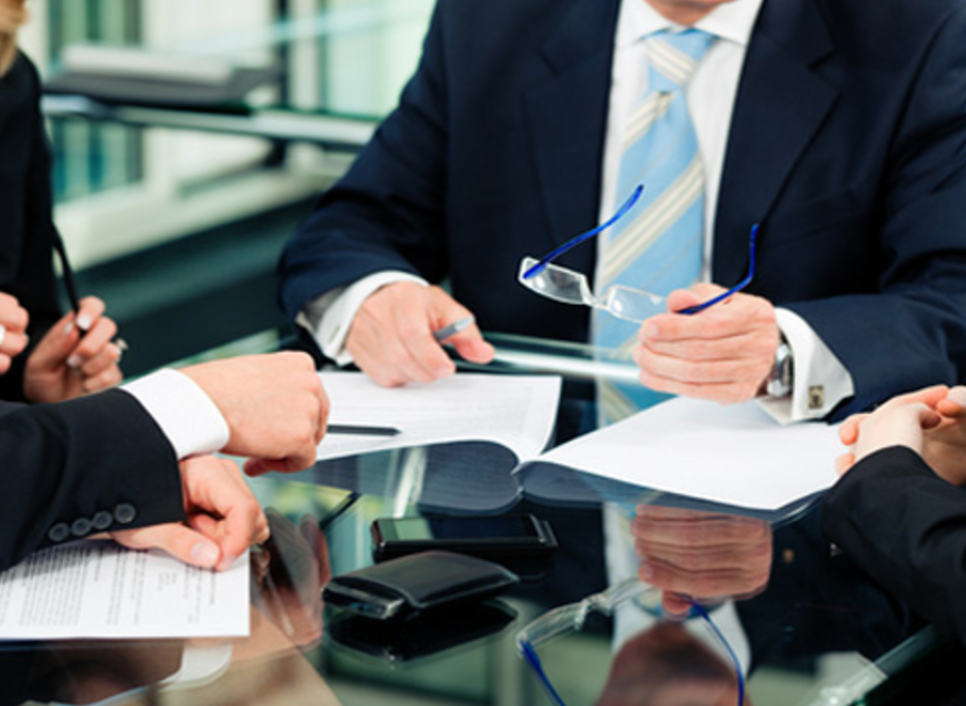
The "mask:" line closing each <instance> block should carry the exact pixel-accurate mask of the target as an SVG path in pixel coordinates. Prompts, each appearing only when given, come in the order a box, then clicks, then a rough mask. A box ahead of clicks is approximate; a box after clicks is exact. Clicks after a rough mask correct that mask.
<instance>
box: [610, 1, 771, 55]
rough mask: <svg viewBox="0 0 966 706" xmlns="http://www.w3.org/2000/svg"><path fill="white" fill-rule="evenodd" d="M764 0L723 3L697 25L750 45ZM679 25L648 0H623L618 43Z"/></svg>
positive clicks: (727, 39) (726, 38) (621, 44)
mask: <svg viewBox="0 0 966 706" xmlns="http://www.w3.org/2000/svg"><path fill="white" fill-rule="evenodd" d="M762 2H764V0H733V2H728V3H724V4H723V5H719V6H718V7H716V8H715V9H714V10H712V11H711V12H710V13H708V14H707V15H706V16H705V17H703V18H701V20H699V21H698V22H697V23H696V24H695V25H694V26H695V28H697V29H701V30H704V31H705V32H708V33H710V34H713V35H715V36H716V37H719V38H721V39H723V40H725V41H729V42H733V43H735V44H738V45H739V46H742V47H746V46H748V42H749V41H750V40H751V32H752V30H753V29H754V27H755V20H756V19H757V17H758V11H759V10H760V9H761V5H762ZM675 28H678V25H675V24H674V23H673V22H671V21H670V20H668V19H667V18H666V17H664V15H662V14H661V13H659V12H658V11H657V10H655V9H654V8H653V7H651V5H650V4H649V3H647V2H646V1H645V0H623V2H622V3H621V10H620V17H619V19H618V21H617V36H616V38H615V39H616V44H617V46H618V47H622V46H628V45H631V44H633V43H634V42H636V41H638V40H639V39H641V38H642V37H644V36H646V35H648V34H652V33H653V32H658V31H660V30H662V29H675Z"/></svg>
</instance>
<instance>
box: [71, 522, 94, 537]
mask: <svg viewBox="0 0 966 706" xmlns="http://www.w3.org/2000/svg"><path fill="white" fill-rule="evenodd" d="M70 533H71V534H72V535H74V536H75V537H86V536H87V535H89V534H90V533H91V521H90V520H88V519H87V518H86V517H78V518H77V519H76V520H74V521H73V522H72V523H71V525H70Z"/></svg>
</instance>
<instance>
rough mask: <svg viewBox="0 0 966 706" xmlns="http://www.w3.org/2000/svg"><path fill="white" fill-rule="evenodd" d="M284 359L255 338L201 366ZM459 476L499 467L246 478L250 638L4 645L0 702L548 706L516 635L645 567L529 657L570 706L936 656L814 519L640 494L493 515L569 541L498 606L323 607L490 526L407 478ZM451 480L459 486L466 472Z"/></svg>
mask: <svg viewBox="0 0 966 706" xmlns="http://www.w3.org/2000/svg"><path fill="white" fill-rule="evenodd" d="M270 339H271V340H270ZM491 340H494V337H491ZM274 342H275V339H272V338H271V337H266V336H261V337H258V338H255V339H251V340H250V341H247V342H241V343H240V344H238V346H237V347H234V348H230V349H226V350H222V351H220V352H217V353H214V354H211V355H209V356H207V357H217V356H218V355H224V354H230V353H234V352H250V349H251V347H252V346H255V347H256V348H260V349H262V350H264V349H265V348H267V347H271V345H272V344H273V343H274ZM494 342H495V343H496V345H497V349H498V351H500V352H501V353H498V358H501V359H502V360H503V363H501V365H502V366H503V367H504V368H505V369H507V371H508V372H509V371H511V370H512V371H513V372H521V371H525V372H533V371H534V370H543V371H546V370H547V369H551V368H553V369H556V370H560V369H562V368H568V367H572V366H573V365H574V362H575V360H576V361H580V360H583V361H584V362H586V359H587V355H588V351H587V350H584V349H582V348H580V347H573V346H571V345H570V344H565V345H563V346H561V345H560V344H555V343H543V342H540V341H536V340H533V339H520V338H510V337H495V341H494ZM524 353H525V354H526V355H525V356H524V357H523V358H520V357H519V356H518V355H517V354H524ZM527 356H536V357H537V358H539V360H536V361H535V360H534V359H532V358H531V357H527ZM521 361H525V362H521ZM582 375H583V371H579V372H578V373H575V374H572V375H569V376H568V379H570V380H571V381H579V378H580V377H581V376H582ZM579 396H580V395H579V394H578V397H579ZM573 401H574V400H571V402H573ZM583 403H586V400H583V402H582V404H583ZM565 407H566V405H564V406H562V408H561V418H562V417H563V416H565V412H566V409H565ZM453 459H462V461H464V462H465V461H467V460H469V461H471V463H469V464H468V465H469V466H470V467H472V469H473V472H474V473H475V474H476V475H477V476H480V477H482V478H484V479H487V478H495V475H494V469H495V468H496V466H494V465H493V464H499V463H502V462H504V461H505V459H500V458H498V457H494V456H492V455H489V454H487V453H480V449H479V448H475V447H474V446H473V444H468V445H464V446H460V445H455V446H453V445H449V446H448V447H446V448H434V447H421V448H414V449H402V450H397V451H394V452H390V453H376V454H367V455H364V456H360V457H355V458H350V459H343V460H341V461H338V462H324V463H320V464H317V466H316V467H314V468H312V469H308V470H306V471H303V472H301V473H299V474H294V475H287V476H285V475H278V474H274V475H269V476H265V477H261V478H255V479H250V483H251V486H252V488H253V490H254V492H255V493H256V495H257V497H258V498H259V500H260V502H261V503H262V505H263V507H265V508H266V512H267V514H268V516H269V518H270V523H271V527H272V538H271V539H270V540H269V541H268V542H267V543H266V544H264V545H262V546H259V547H256V548H254V549H253V552H252V561H251V601H250V602H251V605H250V615H251V633H250V636H249V637H247V638H242V639H233V640H220V639H204V640H163V641H126V642H115V641H70V642H57V641H54V642H49V643H36V644H26V645H24V644H18V645H11V644H7V645H5V646H4V649H2V650H0V676H2V678H0V692H2V698H0V703H16V704H19V703H33V702H56V703H71V704H72V703H112V704H114V703H120V704H141V703H151V704H221V703H224V704H229V703H230V704H238V703H249V702H250V703H259V704H274V703H278V704H297V703H313V704H343V705H344V706H367V705H375V704H386V703H394V704H395V703H400V704H408V703H413V704H416V703H419V704H494V705H498V704H507V705H510V704H536V705H540V704H554V703H558V702H556V701H554V700H553V699H552V697H551V696H550V695H549V693H548V691H547V690H546V689H545V687H544V686H543V684H542V683H541V681H540V680H539V679H538V677H537V675H536V674H535V673H534V672H533V671H532V669H531V668H530V667H529V666H528V664H527V663H526V661H524V660H523V659H522V657H521V654H520V650H519V649H518V646H517V642H516V636H517V634H518V632H519V631H520V630H521V629H522V628H523V627H524V626H526V625H528V624H529V623H530V622H531V621H533V620H534V619H536V618H538V617H539V616H541V615H543V614H545V613H546V612H548V611H549V610H551V609H553V608H555V607H558V606H562V605H566V604H572V603H575V602H578V601H581V600H582V599H584V598H586V597H587V596H590V595H591V594H595V593H599V592H601V591H603V590H605V589H607V588H608V587H609V586H613V585H614V584H615V583H616V582H617V581H620V580H622V579H626V578H630V577H633V576H634V575H635V574H636V572H637V565H638V564H637V563H638V561H639V556H640V555H642V554H643V555H645V556H647V557H648V560H649V564H650V565H651V566H652V567H653V568H652V570H651V574H650V583H651V585H652V586H653V587H654V590H653V591H651V592H650V593H649V594H648V595H649V596H650V598H649V599H648V600H647V601H641V602H636V603H627V604H626V605H622V607H621V608H620V609H619V610H615V611H614V612H613V614H611V615H606V614H594V615H590V616H588V619H587V620H586V621H585V622H584V623H583V625H582V626H581V627H580V629H574V630H569V631H565V632H564V633H563V634H561V635H558V636H557V637H555V638H553V639H552V640H550V641H548V642H545V643H541V644H540V646H539V647H538V648H537V649H538V653H539V657H540V660H541V662H542V664H543V667H544V669H545V671H546V675H547V677H548V679H549V680H550V682H551V683H552V684H553V686H554V688H555V689H556V690H557V692H558V694H559V695H560V697H561V699H562V700H563V702H564V703H566V704H568V705H572V704H625V703H667V704H671V703H689V704H709V705H710V704H726V703H736V699H737V696H736V694H737V686H738V683H739V679H738V676H737V675H738V672H737V671H736V667H735V666H734V664H733V662H732V658H731V657H730V652H729V649H730V650H731V651H733V653H734V656H735V659H737V660H738V662H739V664H740V674H741V681H742V683H743V684H745V685H746V686H747V694H748V702H749V703H754V704H757V705H758V706H762V705H765V706H767V705H769V704H774V705H775V706H779V705H780V706H787V705H788V704H802V705H811V704H815V705H816V706H817V705H819V704H822V705H825V706H833V705H835V704H848V703H852V702H854V701H855V700H857V699H860V698H866V697H865V695H866V694H868V693H870V692H872V691H873V690H874V689H876V688H877V687H879V688H882V685H883V684H889V683H890V681H889V679H888V677H889V676H890V675H894V674H903V673H904V671H905V670H906V669H907V668H908V667H909V665H914V664H918V663H921V662H923V661H924V660H925V659H926V658H927V657H928V656H930V655H932V654H933V653H934V652H935V651H936V650H937V649H940V647H941V645H942V644H943V643H942V640H940V639H939V638H937V637H936V635H935V634H934V633H933V632H932V631H931V630H928V629H927V630H923V627H924V626H923V625H922V624H921V623H920V622H919V621H918V620H917V618H916V617H915V616H914V615H912V614H911V613H910V612H909V611H908V610H907V609H906V608H905V607H904V606H902V605H901V604H899V603H898V602H897V601H896V600H895V599H893V598H892V597H891V596H890V595H889V593H888V592H887V591H886V590H884V589H883V588H881V587H879V586H877V585H876V584H875V583H873V582H872V581H871V580H870V579H868V578H867V577H865V576H864V575H863V574H862V573H861V572H860V571H859V569H858V568H857V567H856V566H855V565H854V564H853V563H852V562H851V561H850V559H849V557H848V556H845V555H843V554H842V553H841V552H838V551H837V550H836V549H835V548H834V547H833V546H831V545H830V544H829V543H828V541H827V540H825V539H824V538H823V537H822V535H821V534H820V532H819V529H818V517H819V512H820V505H819V504H818V503H814V502H813V503H808V504H806V505H804V506H802V507H799V508H796V511H795V512H794V513H784V514H783V515H781V516H773V517H761V516H758V517H756V516H749V515H748V514H747V513H742V514H737V513H734V512H729V511H728V510H727V509H724V508H709V507H702V506H700V505H697V506H688V505H687V504H682V503H681V502H678V501H676V499H674V498H671V499H670V500H669V499H668V498H667V497H666V496H662V495H661V494H658V493H653V492H647V491H643V490H641V489H639V488H638V489H636V492H635V493H631V492H629V491H628V489H626V488H624V489H622V490H623V492H620V493H614V494H611V493H609V492H608V491H607V489H601V488H600V487H598V486H589V487H588V488H586V489H585V491H586V492H583V493H578V494H569V493H568V494H563V495H561V496H558V497H552V498H546V497H543V498H541V497H531V496H528V495H526V494H522V495H514V496H513V497H512V499H511V500H510V501H509V502H507V503H505V504H504V505H502V506H500V507H498V508H497V507H494V506H491V507H490V508H489V510H488V511H487V513H488V514H491V515H494V514H495V515H506V514H510V515H513V514H520V513H531V514H533V515H535V516H536V517H538V518H540V519H541V520H543V521H545V522H547V523H548V524H549V525H550V526H551V527H552V529H553V532H554V534H555V536H556V538H557V542H558V547H557V549H556V550H555V552H554V554H553V557H552V560H551V563H550V564H549V565H547V566H546V567H540V569H539V570H536V571H534V572H533V573H529V574H524V576H523V580H522V581H521V582H520V583H519V584H518V585H516V586H515V587H513V588H511V589H509V590H507V591H505V592H504V593H502V594H500V595H499V596H497V597H494V598H489V599H487V600H486V601H478V602H472V603H465V604H462V605H460V606H459V608H458V609H454V610H452V611H448V612H446V611H444V612H432V611H430V612H427V613H424V614H416V615H410V616H407V617H405V618H404V619H401V620H398V621H390V622H386V623H382V622H379V621H374V620H369V619H364V618H358V617H355V616H352V615H351V614H348V613H346V612H344V611H342V610H340V609H338V608H334V607H332V606H327V605H325V603H324V601H323V598H322V592H321V591H322V588H323V586H325V584H326V583H327V581H328V580H329V579H330V577H332V576H335V575H340V574H344V573H347V572H350V571H354V570H357V569H360V568H362V567H366V566H369V565H372V564H373V562H374V560H373V552H372V550H373V544H372V538H371V530H370V527H371V525H372V522H373V521H374V520H376V519H377V518H395V517H404V516H412V515H427V514H428V515H433V516H439V515H454V514H457V515H461V516H466V515H467V513H468V512H469V514H471V515H476V514H484V513H483V510H482V509H481V507H470V508H469V510H468V508H467V506H466V505H465V504H464V505H463V506H459V504H458V503H456V502H454V498H456V497H457V494H454V493H452V492H450V493H449V494H447V493H439V492H434V489H433V488H432V486H433V485H434V483H433V482H429V483H424V484H423V486H422V487H421V488H417V489H415V490H414V488H413V486H412V484H411V483H407V482H406V481H405V477H406V475H407V469H410V470H411V469H412V466H413V464H423V466H424V467H425V468H426V469H431V468H433V467H434V462H436V461H441V463H442V466H441V467H443V468H446V467H448V466H452V465H453V464H452V463H450V462H451V461H452V460H453ZM455 465H456V466H460V467H461V470H460V472H461V473H462V472H465V467H466V466H467V463H463V464H455ZM504 470H505V469H502V468H500V469H499V473H500V474H503V473H504ZM460 482H461V481H460V478H459V477H457V478H455V479H452V478H451V479H449V484H450V485H453V486H454V487H455V486H458V485H459V483H460ZM494 482H496V481H494ZM479 485H480V483H479V482H477V484H476V486H477V487H478V486H479ZM605 501H607V502H606V503H605ZM635 542H636V543H635ZM683 596H690V597H695V600H696V602H697V603H698V604H699V605H701V606H702V607H703V608H704V609H705V610H706V611H707V613H708V616H709V618H710V620H711V622H712V623H713V624H714V626H715V628H716V629H717V630H718V631H720V633H721V636H722V638H718V637H716V635H715V634H714V632H713V630H712V629H711V628H710V627H709V625H710V623H707V622H706V621H704V620H702V619H701V618H700V617H699V616H697V614H695V613H694V612H693V611H692V612H691V617H686V614H687V611H688V604H687V602H685V603H684V604H683V610H682V603H681V601H682V600H683V599H682V597H683ZM662 606H663V610H662ZM672 613H673V615H672ZM722 639H723V641H722ZM723 645H726V646H727V647H723ZM867 702H868V703H873V702H874V701H867ZM881 703H885V702H881Z"/></svg>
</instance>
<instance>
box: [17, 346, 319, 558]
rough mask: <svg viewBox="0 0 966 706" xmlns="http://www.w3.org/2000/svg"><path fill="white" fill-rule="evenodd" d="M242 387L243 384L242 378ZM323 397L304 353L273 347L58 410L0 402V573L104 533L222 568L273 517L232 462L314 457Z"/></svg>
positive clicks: (290, 462)
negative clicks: (218, 453)
mask: <svg viewBox="0 0 966 706" xmlns="http://www.w3.org/2000/svg"><path fill="white" fill-rule="evenodd" d="M239 381H243V382H242V383H241V384H240V383H239ZM327 414H328V401H327V399H326V397H325V393H324V391H323V390H322V385H321V382H320V380H319V377H318V375H317V374H316V373H315V369H314V365H313V362H312V360H311V358H310V357H309V356H308V355H305V354H303V353H293V352H288V353H276V354H273V355H265V356H248V357H241V358H235V359H230V360H223V361H216V362H213V363H204V364H201V365H196V366H192V367H189V368H185V369H184V370H183V371H181V372H178V371H174V370H164V371H160V372H158V373H155V374H152V375H150V376H148V377H145V378H142V379H139V380H137V381H135V382H134V383H129V384H126V385H125V386H124V387H123V388H121V389H114V390H107V391H103V392H99V393H96V394H93V395H90V396H85V397H81V398H77V399H74V400H68V401H65V402H61V403H57V404H41V405H27V404H17V403H9V402H0V474H2V478H3V486H4V492H3V493H2V494H0V518H2V519H0V530H2V531H0V570H2V569H5V568H7V567H8V566H11V565H12V564H15V563H16V562H18V561H20V560H21V559H22V558H23V557H25V556H27V555H28V554H30V553H31V552H33V551H36V550H38V549H42V548H44V547H48V546H54V545H57V544H61V543H63V542H66V541H68V540H72V539H79V538H83V537H88V536H91V535H93V534H97V533H101V532H109V533H111V535H112V536H113V537H114V538H115V539H116V540H117V541H119V542H121V543H122V544H125V545H127V546H130V547H135V548H147V547H159V548H162V549H164V550H166V551H167V552H169V553H170V554H172V555H173V556H175V557H176V558H178V559H181V560H182V561H185V562H188V563H191V564H195V565H199V566H204V567H215V568H219V569H222V568H226V567H227V566H228V565H230V564H231V562H232V561H233V560H234V559H236V558H237V557H238V556H239V555H240V554H241V553H242V551H244V550H245V549H246V548H247V547H248V545H249V544H250V543H252V542H260V541H263V540H264V539H265V538H266V537H267V523H266V521H265V517H264V515H263V514H262V513H261V510H260V509H259V507H258V503H257V502H256V501H255V499H254V497H253V496H252V494H251V492H250V491H249V490H248V488H247V486H246V485H245V483H244V481H243V480H242V477H241V474H240V473H239V472H238V468H237V466H236V465H235V464H234V463H233V462H229V461H226V460H223V459H216V458H214V457H211V456H210V455H209V454H212V453H214V452H216V451H224V452H225V453H228V454H232V455H237V456H247V457H249V460H248V461H246V465H245V470H246V472H248V473H250V474H258V473H262V472H265V471H268V470H281V471H291V470H297V469H302V468H305V467H308V466H310V465H312V463H314V461H315V448H316V446H317V445H318V443H319V441H320V440H321V437H322V434H323V431H324V429H325V421H326V416H327Z"/></svg>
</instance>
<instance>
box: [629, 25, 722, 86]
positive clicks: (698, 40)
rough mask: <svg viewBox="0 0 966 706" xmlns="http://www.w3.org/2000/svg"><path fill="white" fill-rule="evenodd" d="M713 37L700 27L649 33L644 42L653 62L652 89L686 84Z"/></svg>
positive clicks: (649, 57)
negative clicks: (681, 30) (680, 30)
mask: <svg viewBox="0 0 966 706" xmlns="http://www.w3.org/2000/svg"><path fill="white" fill-rule="evenodd" d="M714 40H715V37H714V35H713V34H708V33H707V32H703V31H701V30H700V29H686V30H684V31H683V32H671V31H670V30H661V31H660V32H655V33H654V34H652V35H649V36H648V37H647V38H646V40H645V42H646V44H645V46H646V47H647V56H648V59H649V60H650V62H651V78H650V80H651V90H655V91H661V92H665V93H667V92H671V91H676V90H679V89H680V88H681V87H683V86H684V85H685V84H687V82H688V80H689V79H690V78H691V74H693V73H694V70H695V69H696V68H697V67H698V64H699V63H700V62H701V59H702V58H703V57H704V55H705V53H707V51H708V49H710V48H711V45H712V44H713V43H714Z"/></svg>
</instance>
